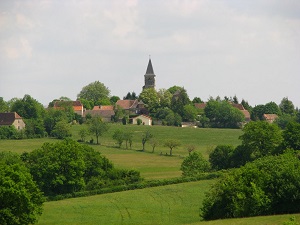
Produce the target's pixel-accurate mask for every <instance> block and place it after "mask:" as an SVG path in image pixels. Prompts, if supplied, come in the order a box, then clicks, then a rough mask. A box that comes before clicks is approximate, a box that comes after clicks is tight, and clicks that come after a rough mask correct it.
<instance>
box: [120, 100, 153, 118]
mask: <svg viewBox="0 0 300 225" xmlns="http://www.w3.org/2000/svg"><path fill="white" fill-rule="evenodd" d="M116 106H119V107H120V108H121V109H124V110H125V111H126V112H128V113H129V115H140V114H146V115H148V114H149V112H148V110H147V109H146V108H145V104H144V103H143V102H142V101H139V100H137V99H136V100H118V101H117V102H116Z"/></svg>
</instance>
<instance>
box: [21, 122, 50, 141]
mask: <svg viewBox="0 0 300 225" xmlns="http://www.w3.org/2000/svg"><path fill="white" fill-rule="evenodd" d="M25 123H26V128H25V134H26V136H27V138H42V137H45V136H47V132H46V131H45V127H44V122H43V120H42V119H41V118H39V119H26V120H25Z"/></svg>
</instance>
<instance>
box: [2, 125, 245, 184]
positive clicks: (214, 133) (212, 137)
mask: <svg viewBox="0 0 300 225" xmlns="http://www.w3.org/2000/svg"><path fill="white" fill-rule="evenodd" d="M83 127H85V125H73V126H72V133H73V136H72V138H73V139H75V140H78V139H80V136H79V134H78V133H79V130H80V129H82V128H83ZM117 129H122V130H126V131H130V132H132V133H133V134H134V136H133V145H132V149H126V148H125V143H123V145H122V147H121V148H118V147H117V144H116V142H115V140H113V139H112V136H113V133H114V132H115V130H117ZM148 129H149V130H150V131H151V133H152V134H153V135H154V138H156V139H157V140H158V141H159V142H160V144H159V146H157V147H156V148H155V151H154V153H152V146H151V145H150V142H147V143H146V146H145V149H146V150H145V152H142V151H141V149H142V142H141V139H142V134H143V132H145V131H146V130H148ZM241 134H242V131H241V130H239V129H202V128H201V129H199V128H197V129H195V128H181V127H167V126H151V127H149V126H142V125H141V126H137V125H125V126H124V125H122V124H110V128H109V130H108V132H106V133H104V134H103V136H102V137H100V138H99V141H100V145H90V146H92V147H93V148H95V149H96V150H97V151H99V152H101V153H102V154H103V155H104V156H106V157H107V158H108V159H110V160H111V161H112V162H113V163H114V164H115V166H116V167H118V168H124V169H136V170H138V171H140V172H141V176H142V177H144V178H146V179H164V178H174V177H179V176H181V171H180V165H181V163H182V161H183V158H184V157H185V156H186V155H188V152H187V150H186V147H187V145H194V146H195V147H196V149H195V150H196V151H199V152H201V153H202V154H203V155H204V157H205V158H208V154H209V151H211V149H213V147H215V146H216V145H219V144H230V145H234V146H237V145H239V144H240V143H241V142H240V140H239V139H238V137H239V136H240V135H241ZM91 138H94V140H95V137H92V135H89V136H87V137H86V141H89V140H90V139H91ZM166 139H177V140H179V141H180V142H181V146H180V147H178V148H176V149H174V150H173V156H172V157H170V156H168V154H169V149H168V148H167V147H164V146H163V142H164V140H166ZM55 141H59V140H57V139H53V138H42V139H24V140H0V151H5V150H6V151H12V152H17V153H19V154H21V153H22V152H29V151H32V150H34V149H37V148H39V147H41V145H42V144H43V143H44V142H55Z"/></svg>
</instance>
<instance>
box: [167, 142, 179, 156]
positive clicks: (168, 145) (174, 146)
mask: <svg viewBox="0 0 300 225" xmlns="http://www.w3.org/2000/svg"><path fill="white" fill-rule="evenodd" d="M180 145H181V144H180V142H179V141H178V140H175V139H169V140H166V141H165V144H164V146H165V147H168V148H170V156H172V151H173V149H174V148H176V147H178V146H180Z"/></svg>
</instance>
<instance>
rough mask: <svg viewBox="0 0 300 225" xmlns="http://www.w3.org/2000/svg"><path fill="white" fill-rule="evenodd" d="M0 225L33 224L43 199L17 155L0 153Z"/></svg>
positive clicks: (41, 209)
mask: <svg viewBox="0 0 300 225" xmlns="http://www.w3.org/2000/svg"><path fill="white" fill-rule="evenodd" d="M0 202H1V203H0V224H6V225H16V224H20V225H27V224H34V223H35V222H36V221H37V219H38V217H39V216H40V215H41V214H42V211H43V208H42V205H43V202H44V198H43V195H42V193H41V191H40V190H39V188H38V186H37V185H36V183H35V182H34V181H33V179H32V176H31V175H30V173H29V170H28V169H27V168H26V167H25V166H24V165H23V163H22V161H21V160H20V158H19V155H17V154H14V153H11V152H1V153H0Z"/></svg>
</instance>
